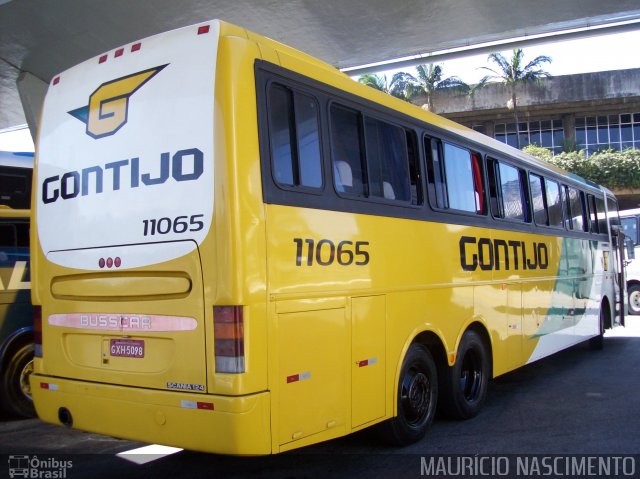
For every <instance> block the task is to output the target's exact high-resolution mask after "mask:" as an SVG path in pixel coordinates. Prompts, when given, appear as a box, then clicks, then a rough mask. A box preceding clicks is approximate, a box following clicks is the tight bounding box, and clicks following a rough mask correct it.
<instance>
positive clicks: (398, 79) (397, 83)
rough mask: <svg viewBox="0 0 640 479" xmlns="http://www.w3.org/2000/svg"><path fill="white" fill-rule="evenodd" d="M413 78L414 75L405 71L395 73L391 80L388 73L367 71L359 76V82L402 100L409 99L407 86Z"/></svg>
mask: <svg viewBox="0 0 640 479" xmlns="http://www.w3.org/2000/svg"><path fill="white" fill-rule="evenodd" d="M412 79H413V77H412V76H411V75H409V74H408V73H405V72H398V73H395V74H394V75H393V76H392V77H391V81H390V82H389V81H387V76H386V75H383V76H380V75H376V74H375V73H366V74H364V75H361V76H360V77H359V78H358V82H360V83H362V84H363V85H367V86H370V87H371V88H375V89H376V90H379V91H383V92H385V93H388V94H389V95H393V96H395V97H396V98H400V99H401V100H407V87H408V85H409V84H410V82H411V80H412Z"/></svg>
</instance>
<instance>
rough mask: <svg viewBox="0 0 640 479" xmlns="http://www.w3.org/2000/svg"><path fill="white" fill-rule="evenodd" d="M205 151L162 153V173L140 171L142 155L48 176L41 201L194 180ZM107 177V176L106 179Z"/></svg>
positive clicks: (198, 176) (201, 167)
mask: <svg viewBox="0 0 640 479" xmlns="http://www.w3.org/2000/svg"><path fill="white" fill-rule="evenodd" d="M203 156H204V155H203V153H202V151H200V150H199V149H198V148H189V149H186V150H179V151H178V152H176V153H174V154H173V155H172V156H171V154H170V153H169V152H166V153H161V154H160V174H159V175H158V176H156V177H153V176H152V174H151V173H140V158H131V159H126V160H119V161H113V162H111V163H107V164H105V165H104V166H99V165H97V166H89V167H87V168H83V169H82V170H80V171H69V172H67V173H65V174H64V175H62V176H60V175H55V176H50V177H48V178H45V179H44V181H43V182H42V202H43V203H45V204H48V203H54V202H56V201H57V200H58V199H63V200H70V199H72V198H76V197H77V196H78V195H80V196H87V195H89V194H93V193H102V192H103V190H104V188H105V187H106V188H108V189H111V190H112V191H118V190H119V189H120V188H121V187H123V188H124V187H129V188H138V187H139V186H153V185H161V184H163V183H165V182H167V181H168V180H169V177H171V178H173V179H174V180H175V181H194V180H197V179H198V178H200V176H201V175H202V172H203V171H204V161H203ZM105 177H106V178H105Z"/></svg>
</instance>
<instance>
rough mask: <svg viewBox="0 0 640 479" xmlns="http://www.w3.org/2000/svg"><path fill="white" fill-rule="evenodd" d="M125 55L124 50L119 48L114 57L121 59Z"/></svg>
mask: <svg viewBox="0 0 640 479" xmlns="http://www.w3.org/2000/svg"><path fill="white" fill-rule="evenodd" d="M123 54H124V48H118V49H117V50H116V53H115V55H114V56H115V57H116V58H118V57H121V56H122V55H123Z"/></svg>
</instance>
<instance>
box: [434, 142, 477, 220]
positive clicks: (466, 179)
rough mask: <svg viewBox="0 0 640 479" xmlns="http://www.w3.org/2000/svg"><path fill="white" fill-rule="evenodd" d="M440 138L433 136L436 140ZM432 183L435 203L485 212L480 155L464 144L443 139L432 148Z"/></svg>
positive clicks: (445, 206) (457, 208)
mask: <svg viewBox="0 0 640 479" xmlns="http://www.w3.org/2000/svg"><path fill="white" fill-rule="evenodd" d="M434 141H437V140H431V142H432V143H433V142H434ZM431 152H432V155H431V162H432V164H431V165H430V166H429V168H428V169H429V171H430V175H431V176H432V177H431V178H430V183H431V184H432V185H434V187H435V189H436V194H435V197H436V206H437V207H439V208H451V209H455V210H460V211H467V212H470V213H476V214H485V213H486V207H485V193H484V182H483V177H482V163H481V160H480V157H479V156H478V155H476V154H472V153H471V152H470V151H469V150H467V149H465V148H460V147H458V146H455V145H452V144H449V143H442V146H441V147H440V145H438V147H437V148H435V149H434V148H433V147H432V149H431Z"/></svg>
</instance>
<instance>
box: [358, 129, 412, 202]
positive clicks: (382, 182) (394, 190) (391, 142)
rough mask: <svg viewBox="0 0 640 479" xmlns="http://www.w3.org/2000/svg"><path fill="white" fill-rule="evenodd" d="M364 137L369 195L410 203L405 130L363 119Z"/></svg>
mask: <svg viewBox="0 0 640 479" xmlns="http://www.w3.org/2000/svg"><path fill="white" fill-rule="evenodd" d="M365 137H366V145H367V165H368V167H369V188H370V195H371V196H377V197H380V198H385V199H388V200H400V201H409V200H411V181H410V175H409V160H408V158H407V137H406V135H405V132H404V130H403V129H402V128H400V127H399V126H395V125H391V124H389V123H385V122H383V121H379V120H376V119H374V118H366V120H365Z"/></svg>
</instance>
